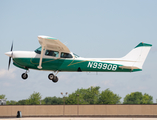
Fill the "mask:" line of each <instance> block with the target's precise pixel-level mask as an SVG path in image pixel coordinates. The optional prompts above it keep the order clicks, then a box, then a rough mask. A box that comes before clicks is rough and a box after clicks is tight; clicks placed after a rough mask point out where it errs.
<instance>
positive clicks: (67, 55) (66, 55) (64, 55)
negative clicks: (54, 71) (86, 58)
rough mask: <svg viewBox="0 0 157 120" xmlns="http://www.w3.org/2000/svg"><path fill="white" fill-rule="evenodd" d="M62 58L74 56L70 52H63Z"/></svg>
mask: <svg viewBox="0 0 157 120" xmlns="http://www.w3.org/2000/svg"><path fill="white" fill-rule="evenodd" d="M61 58H73V57H72V55H71V54H70V53H63V52H62V53H61Z"/></svg>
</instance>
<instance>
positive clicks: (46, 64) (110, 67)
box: [5, 36, 152, 82]
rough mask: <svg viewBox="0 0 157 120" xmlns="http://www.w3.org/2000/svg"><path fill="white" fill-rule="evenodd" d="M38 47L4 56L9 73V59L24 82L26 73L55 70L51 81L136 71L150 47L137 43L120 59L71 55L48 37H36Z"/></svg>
mask: <svg viewBox="0 0 157 120" xmlns="http://www.w3.org/2000/svg"><path fill="white" fill-rule="evenodd" d="M38 40H39V43H40V44H41V47H39V48H38V49H36V50H35V51H31V52H30V51H12V49H13V44H12V46H11V51H10V52H6V53H5V54H6V55H7V56H9V64H8V70H9V68H10V62H11V58H12V59H13V64H14V65H15V66H17V67H19V68H22V69H25V70H26V72H25V73H23V74H22V75H21V77H22V78H23V79H27V77H28V74H27V72H28V70H29V69H35V70H43V71H54V73H55V75H54V74H53V73H50V74H49V75H48V78H49V79H50V80H52V81H53V82H57V81H58V77H57V76H56V75H57V74H58V72H65V71H69V72H135V71H142V66H143V63H144V61H145V59H146V57H147V55H148V52H149V50H150V48H151V46H152V45H151V44H147V43H143V42H141V43H139V44H138V45H137V46H136V47H135V48H134V49H133V50H132V51H130V52H129V53H128V54H127V55H125V56H124V57H122V58H83V57H79V56H78V55H76V54H74V53H72V52H70V50H69V49H68V48H67V47H66V46H65V45H64V44H63V43H62V42H60V41H59V40H58V39H56V38H53V37H49V36H38Z"/></svg>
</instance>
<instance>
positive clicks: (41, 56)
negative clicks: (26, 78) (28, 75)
mask: <svg viewBox="0 0 157 120" xmlns="http://www.w3.org/2000/svg"><path fill="white" fill-rule="evenodd" d="M44 48H45V47H44V46H43V45H42V48H41V55H40V62H39V66H38V68H39V69H42V66H41V64H42V60H43V53H44Z"/></svg>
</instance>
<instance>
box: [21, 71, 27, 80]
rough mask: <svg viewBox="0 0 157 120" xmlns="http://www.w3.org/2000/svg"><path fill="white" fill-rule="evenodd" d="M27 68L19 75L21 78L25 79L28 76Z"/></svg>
mask: <svg viewBox="0 0 157 120" xmlns="http://www.w3.org/2000/svg"><path fill="white" fill-rule="evenodd" d="M27 73H28V70H27V71H26V72H25V73H23V74H22V75H21V77H22V79H24V80H26V79H27V78H28V74H27Z"/></svg>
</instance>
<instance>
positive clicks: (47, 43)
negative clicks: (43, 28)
mask: <svg viewBox="0 0 157 120" xmlns="http://www.w3.org/2000/svg"><path fill="white" fill-rule="evenodd" d="M38 40H39V43H40V44H41V46H44V48H45V49H47V50H54V51H60V52H66V53H70V50H69V49H68V47H67V46H65V45H64V44H63V43H62V42H60V41H59V40H58V39H56V38H53V37H49V36H38Z"/></svg>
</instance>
